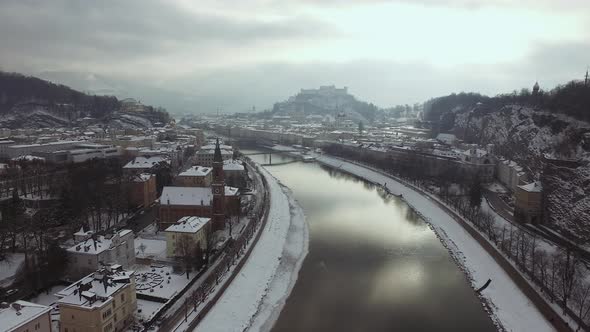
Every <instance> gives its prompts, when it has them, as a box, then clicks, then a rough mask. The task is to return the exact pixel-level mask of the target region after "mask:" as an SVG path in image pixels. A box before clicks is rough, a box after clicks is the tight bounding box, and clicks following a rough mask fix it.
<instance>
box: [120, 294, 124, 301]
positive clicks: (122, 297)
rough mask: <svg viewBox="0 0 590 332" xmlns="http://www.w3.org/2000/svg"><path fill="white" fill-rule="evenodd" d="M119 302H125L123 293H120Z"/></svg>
mask: <svg viewBox="0 0 590 332" xmlns="http://www.w3.org/2000/svg"><path fill="white" fill-rule="evenodd" d="M121 302H125V294H121Z"/></svg>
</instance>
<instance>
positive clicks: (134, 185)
mask: <svg viewBox="0 0 590 332" xmlns="http://www.w3.org/2000/svg"><path fill="white" fill-rule="evenodd" d="M156 198H157V192H156V176H155V175H154V174H149V173H141V174H139V175H135V176H132V177H131V179H130V181H129V205H130V206H132V207H139V206H144V207H147V206H150V205H151V204H152V203H153V202H155V200H156Z"/></svg>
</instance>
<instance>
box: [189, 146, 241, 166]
mask: <svg viewBox="0 0 590 332" xmlns="http://www.w3.org/2000/svg"><path fill="white" fill-rule="evenodd" d="M219 149H220V154H221V159H223V160H229V159H232V158H233V156H234V153H233V149H232V147H231V146H229V145H222V144H220V145H219ZM215 150H216V146H215V145H212V144H208V145H204V146H202V147H201V149H200V150H199V151H197V153H196V155H195V164H196V165H199V166H207V167H212V166H213V157H214V155H215Z"/></svg>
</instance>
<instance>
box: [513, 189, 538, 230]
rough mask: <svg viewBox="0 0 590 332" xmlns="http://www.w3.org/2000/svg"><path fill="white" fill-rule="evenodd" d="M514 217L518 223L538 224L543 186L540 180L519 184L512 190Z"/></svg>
mask: <svg viewBox="0 0 590 332" xmlns="http://www.w3.org/2000/svg"><path fill="white" fill-rule="evenodd" d="M514 198H515V202H514V219H515V220H516V221H517V222H520V223H530V224H539V223H541V222H542V219H543V218H542V217H543V188H542V186H541V183H540V182H531V183H529V184H526V185H520V186H518V187H517V189H516V191H515V192H514Z"/></svg>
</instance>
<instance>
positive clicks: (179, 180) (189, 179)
mask: <svg viewBox="0 0 590 332" xmlns="http://www.w3.org/2000/svg"><path fill="white" fill-rule="evenodd" d="M212 171H213V169H212V168H211V167H203V166H193V167H191V168H189V169H188V170H186V171H184V172H182V173H180V174H178V176H177V177H176V179H175V185H177V186H179V187H209V186H211V182H212V181H213V172H212Z"/></svg>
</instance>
